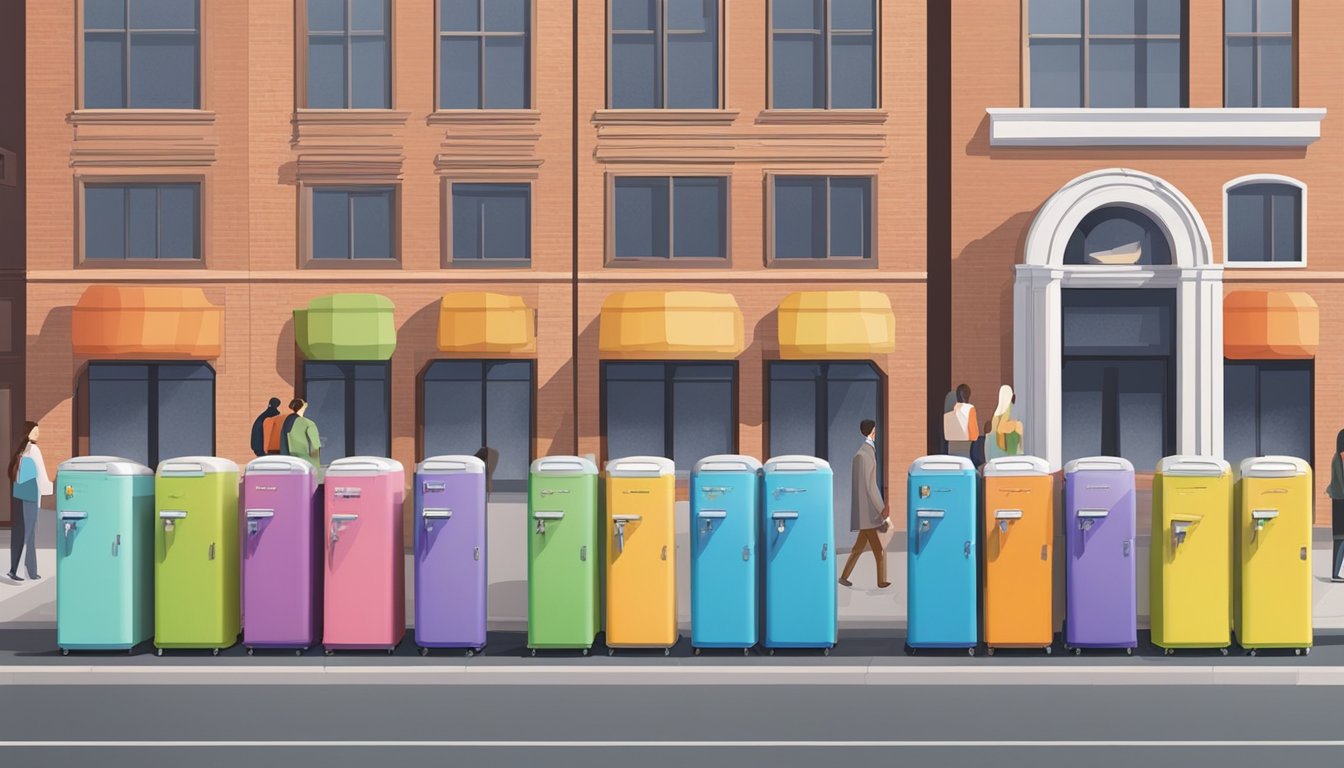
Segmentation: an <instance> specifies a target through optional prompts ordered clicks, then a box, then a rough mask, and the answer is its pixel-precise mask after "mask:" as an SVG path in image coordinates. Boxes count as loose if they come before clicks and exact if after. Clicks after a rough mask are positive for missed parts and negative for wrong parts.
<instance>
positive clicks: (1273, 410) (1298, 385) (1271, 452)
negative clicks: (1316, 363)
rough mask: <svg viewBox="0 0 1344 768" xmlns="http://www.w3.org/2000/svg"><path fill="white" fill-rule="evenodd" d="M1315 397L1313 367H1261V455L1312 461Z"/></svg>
mask: <svg viewBox="0 0 1344 768" xmlns="http://www.w3.org/2000/svg"><path fill="white" fill-rule="evenodd" d="M1312 400H1313V392H1312V382H1311V368H1310V367H1307V366H1306V365H1293V366H1291V367H1290V366H1287V365H1285V366H1275V365H1267V366H1266V367H1264V368H1262V369H1261V371H1260V452H1259V455H1261V456H1296V457H1297V458H1299V459H1303V460H1306V461H1311V433H1312Z"/></svg>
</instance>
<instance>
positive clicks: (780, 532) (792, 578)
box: [761, 456, 837, 655]
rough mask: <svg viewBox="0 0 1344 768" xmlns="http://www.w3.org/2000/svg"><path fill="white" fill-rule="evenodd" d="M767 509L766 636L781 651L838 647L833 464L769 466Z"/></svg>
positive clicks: (784, 461)
mask: <svg viewBox="0 0 1344 768" xmlns="http://www.w3.org/2000/svg"><path fill="white" fill-rule="evenodd" d="M764 477H765V483H764V485H765V487H764V494H765V497H764V503H763V504H762V505H761V527H762V531H761V535H762V536H763V537H764V542H763V544H762V549H763V550H764V552H765V634H764V637H763V643H762V645H764V646H765V648H766V651H767V652H768V653H771V654H773V653H774V652H775V649H776V648H820V649H821V651H822V653H823V654H825V655H829V654H830V652H831V648H832V647H834V646H835V643H836V637H837V634H836V611H837V607H836V597H835V579H836V570H835V500H834V498H833V497H832V492H833V481H832V478H831V465H830V464H827V463H826V462H825V461H823V460H821V459H818V458H815V457H812V456H777V457H775V458H773V459H770V460H769V461H767V462H766V463H765V469H764Z"/></svg>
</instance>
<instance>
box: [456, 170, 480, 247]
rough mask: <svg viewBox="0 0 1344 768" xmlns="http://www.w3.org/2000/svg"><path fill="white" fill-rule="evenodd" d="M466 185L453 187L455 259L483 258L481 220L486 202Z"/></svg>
mask: <svg viewBox="0 0 1344 768" xmlns="http://www.w3.org/2000/svg"><path fill="white" fill-rule="evenodd" d="M469 189H470V188H469V187H468V186H467V185H465V184H454V185H453V259H454V260H459V261H460V260H465V259H479V258H482V238H481V219H482V217H483V211H482V209H483V207H484V202H483V201H482V200H481V197H480V196H479V195H477V194H473V193H471V192H470V191H468V190H469Z"/></svg>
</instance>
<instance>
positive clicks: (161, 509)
mask: <svg viewBox="0 0 1344 768" xmlns="http://www.w3.org/2000/svg"><path fill="white" fill-rule="evenodd" d="M154 509H155V513H156V518H157V523H158V524H157V525H156V526H155V528H154V645H155V646H157V647H158V653H159V655H160V656H162V655H163V652H164V649H167V648H209V649H210V650H211V652H212V653H214V654H215V655H219V652H220V651H221V650H222V649H224V648H228V647H229V646H231V645H233V644H234V643H235V642H237V641H238V632H239V630H241V629H242V627H241V615H240V599H239V598H240V596H239V589H238V583H239V578H240V575H241V574H240V572H239V564H240V561H241V559H242V558H241V552H240V550H239V546H238V529H239V527H240V526H239V517H238V465H237V464H234V463H233V462H232V461H229V460H228V459H218V458H214V457H212V456H188V457H183V458H180V459H169V460H168V461H164V462H161V463H160V464H159V469H158V472H157V474H156V475H155V478H154Z"/></svg>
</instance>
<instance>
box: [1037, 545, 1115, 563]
mask: <svg viewBox="0 0 1344 768" xmlns="http://www.w3.org/2000/svg"><path fill="white" fill-rule="evenodd" d="M1125 555H1126V556H1128V555H1129V545H1128V544H1126V545H1125ZM1041 559H1042V560H1049V559H1050V545H1049V544H1042V545H1041Z"/></svg>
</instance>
